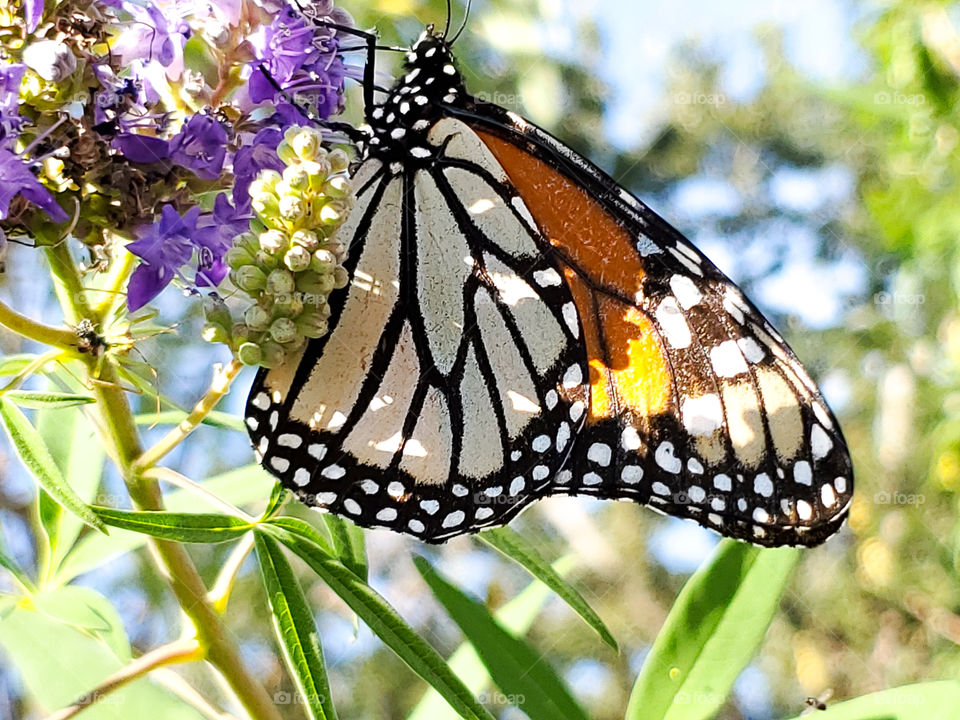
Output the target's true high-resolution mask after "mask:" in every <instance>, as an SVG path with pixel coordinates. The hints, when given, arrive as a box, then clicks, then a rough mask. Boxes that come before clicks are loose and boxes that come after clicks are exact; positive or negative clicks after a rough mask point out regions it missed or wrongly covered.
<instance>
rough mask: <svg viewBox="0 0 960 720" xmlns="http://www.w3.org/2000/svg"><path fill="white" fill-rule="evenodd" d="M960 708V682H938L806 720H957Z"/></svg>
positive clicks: (857, 700) (844, 705) (860, 701)
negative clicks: (959, 708)
mask: <svg viewBox="0 0 960 720" xmlns="http://www.w3.org/2000/svg"><path fill="white" fill-rule="evenodd" d="M958 707H960V682H957V681H956V680H939V681H936V682H926V683H916V684H914V685H902V686H900V687H896V688H891V689H889V690H881V691H880V692H875V693H870V694H869V695H862V696H860V697H858V698H854V699H853V700H847V701H846V702H842V703H839V704H837V705H834V706H833V707H830V708H827V709H826V710H822V711H820V712H816V713H814V714H812V715H804V716H803V720H956V717H957V708H958ZM796 720H800V719H799V718H797V719H796Z"/></svg>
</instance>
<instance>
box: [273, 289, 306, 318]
mask: <svg viewBox="0 0 960 720" xmlns="http://www.w3.org/2000/svg"><path fill="white" fill-rule="evenodd" d="M301 312H303V293H299V292H292V293H286V294H284V295H278V296H277V297H275V298H274V300H273V314H274V317H288V318H292V317H296V316H297V315H299V314H300V313H301Z"/></svg>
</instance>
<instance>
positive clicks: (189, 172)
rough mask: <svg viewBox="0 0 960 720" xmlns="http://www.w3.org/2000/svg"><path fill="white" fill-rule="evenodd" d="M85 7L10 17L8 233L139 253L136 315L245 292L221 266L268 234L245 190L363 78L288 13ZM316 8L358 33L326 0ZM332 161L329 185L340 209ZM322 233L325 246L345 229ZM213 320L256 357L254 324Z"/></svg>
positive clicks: (248, 3) (152, 0) (52, 7)
mask: <svg viewBox="0 0 960 720" xmlns="http://www.w3.org/2000/svg"><path fill="white" fill-rule="evenodd" d="M78 7H80V6H76V5H75V4H73V3H46V4H44V3H43V2H40V1H39V0H25V1H24V2H22V3H20V5H19V6H18V9H13V10H10V11H4V12H9V13H11V18H12V19H11V20H10V22H11V23H12V24H13V25H15V26H18V28H19V29H18V31H17V33H15V36H16V37H19V38H22V39H21V40H18V41H16V42H14V43H12V44H10V45H9V46H7V45H5V48H4V54H3V55H0V231H2V232H3V233H4V237H10V238H16V237H21V238H23V239H24V240H26V241H29V242H30V243H31V244H33V243H36V244H41V245H42V244H53V243H57V242H60V241H62V240H63V238H64V235H65V234H69V235H72V236H73V237H74V238H76V239H78V240H80V241H81V242H82V243H84V244H85V245H86V246H87V247H88V248H89V250H90V253H91V256H93V257H102V258H108V259H109V258H111V257H118V256H120V255H121V254H123V253H131V254H133V255H134V256H135V257H136V258H137V262H135V263H133V264H132V272H131V274H130V276H129V282H128V285H127V288H126V292H127V307H128V309H129V310H130V311H136V310H138V309H140V308H142V307H144V306H145V305H146V304H148V303H150V302H151V301H152V300H153V299H154V298H156V297H157V295H159V294H160V293H161V292H162V291H163V289H164V288H165V287H167V286H168V285H169V284H170V283H171V282H175V283H177V284H179V285H181V286H182V287H184V288H186V289H192V288H208V289H212V290H217V291H219V293H220V294H222V295H225V296H231V295H236V291H237V289H240V290H241V291H242V292H243V288H238V287H237V286H236V283H235V281H236V280H237V277H238V276H237V273H236V272H231V267H230V265H229V263H228V262H227V255H228V252H229V251H230V250H231V248H233V247H234V246H235V245H236V242H237V239H238V238H243V237H246V236H247V235H249V233H250V231H251V228H252V229H253V231H254V232H259V230H258V228H262V227H263V223H264V217H265V216H264V212H266V211H265V210H264V208H259V209H258V207H256V203H255V202H254V200H253V199H252V197H251V192H250V191H251V188H252V187H253V188H256V187H259V188H261V193H260V194H261V195H262V194H263V193H262V187H263V186H262V182H260V180H259V178H261V176H262V174H263V173H265V172H266V173H274V174H277V173H281V172H283V171H284V170H285V168H287V167H288V164H287V163H285V162H284V161H283V159H281V158H280V157H279V156H278V151H280V150H282V147H283V143H284V136H285V133H286V134H289V133H288V131H289V130H290V129H291V128H292V127H295V126H297V125H300V124H306V123H308V122H309V120H308V118H309V117H312V118H317V119H327V118H329V117H330V116H332V115H334V114H336V113H338V112H340V111H341V110H342V109H343V90H344V83H345V80H346V79H347V78H348V77H358V76H359V70H357V69H353V68H350V67H349V66H347V65H346V64H345V63H344V60H343V57H342V55H341V54H340V38H339V37H338V36H337V32H336V31H335V30H333V29H331V28H329V27H325V26H324V25H323V24H322V22H321V23H320V24H316V23H314V22H313V21H311V20H308V19H307V18H306V17H304V16H302V15H301V14H300V12H299V11H298V10H296V9H294V8H293V7H292V6H288V5H286V4H285V3H282V2H258V1H257V0H225V1H224V2H218V3H194V2H183V1H182V0H88V1H87V2H85V3H83V6H82V7H83V10H78ZM312 10H313V12H312V13H311V15H312V16H315V17H319V18H321V19H322V18H326V19H327V20H329V21H330V22H332V23H336V24H339V25H341V26H343V25H347V26H349V25H352V22H353V21H352V19H351V18H350V16H349V14H348V13H346V12H345V11H343V10H342V9H340V8H337V7H335V6H334V5H333V2H332V0H316V2H314V3H313V8H312ZM77 13H83V15H82V16H81V15H78V14H77ZM61 15H62V17H61ZM68 15H69V21H67V20H66V18H67V16H68ZM4 17H5V20H4V22H7V19H6V18H7V16H6V15H5V16H4ZM69 28H74V29H73V30H70V29H69ZM318 132H319V133H320V134H319V135H317V138H319V139H320V140H324V141H325V139H326V136H325V135H324V134H323V132H322V131H318ZM337 157H338V158H339V157H340V156H337ZM337 162H338V163H340V164H341V167H340V170H338V171H337V172H339V173H340V180H337V182H335V183H333V184H331V185H329V188H336V189H335V190H333V189H331V192H334V193H335V194H336V195H337V198H336V201H337V202H340V203H343V202H344V201H345V199H346V198H347V197H348V195H349V186H348V184H347V179H346V176H345V174H344V170H345V168H346V163H345V162H344V161H342V160H340V159H338V161H337ZM326 172H328V173H329V172H330V171H329V170H327V171H326ZM258 182H260V184H259V185H258ZM321 204H322V203H321ZM318 207H319V206H318ZM266 214H267V215H269V212H266ZM317 222H319V221H317ZM325 222H326V225H324V228H325V231H324V232H325V233H327V234H329V232H328V231H329V230H330V229H332V228H333V227H334V225H335V224H336V223H331V222H329V218H327V219H326V221H325ZM251 223H253V224H252V225H251ZM308 224H309V223H308ZM298 252H299V251H298ZM294 254H296V253H294ZM335 264H336V263H335ZM325 267H326V266H325ZM331 267H333V266H331ZM245 272H247V273H248V274H249V271H245ZM339 277H340V276H339V275H338V278H339ZM338 282H341V281H338ZM248 294H249V293H248ZM251 298H252V299H253V300H254V301H259V302H260V304H261V306H263V305H264V303H265V301H264V299H263V296H262V293H254V294H252V295H251ZM254 314H256V313H254ZM218 317H219V319H220V325H221V329H222V330H223V332H219V333H216V335H217V337H218V339H220V340H223V341H224V342H228V343H229V344H231V346H232V347H233V348H234V350H237V349H238V348H239V346H240V345H243V344H244V343H246V344H247V345H250V341H251V337H252V336H253V335H256V333H252V334H251V332H249V326H244V325H243V323H242V322H241V323H239V324H238V323H233V322H227V321H225V320H224V319H223V316H222V313H221V315H220V316H218ZM281 324H282V323H281ZM308 324H309V323H308ZM301 325H302V323H301ZM223 326H228V327H223ZM234 326H236V327H234ZM242 327H247V330H242V331H240V330H238V328H242ZM304 327H306V326H304ZM310 328H313V326H310ZM310 328H307V333H308V334H309V335H312V334H315V331H316V329H315V328H313V329H310ZM235 330H237V331H238V332H240V334H239V335H237V336H236V337H234V335H235V334H236V333H235V332H234V331H235ZM298 336H299V337H303V333H302V332H301V333H300V335H298ZM281 338H282V339H287V338H286V336H283V335H282V334H281ZM254 340H255V338H254ZM254 344H255V343H254ZM267 350H268V351H269V354H271V356H272V357H276V356H277V352H276V350H275V349H273V350H271V349H270V347H269V346H268V347H267ZM245 352H246V355H247V356H248V357H250V358H252V357H253V356H254V355H255V354H256V353H254V352H253V351H252V350H250V349H249V348H247V350H246V351H245ZM261 355H262V353H261Z"/></svg>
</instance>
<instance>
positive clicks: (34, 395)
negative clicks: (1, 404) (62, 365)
mask: <svg viewBox="0 0 960 720" xmlns="http://www.w3.org/2000/svg"><path fill="white" fill-rule="evenodd" d="M3 397H5V398H6V399H7V400H9V401H10V402H12V403H14V404H15V405H19V406H20V407H25V408H31V409H33V410H43V409H47V408H49V409H60V408H69V407H76V406H77V405H89V404H90V403H92V402H96V400H95V399H94V398H93V397H91V396H90V395H81V394H78V393H65V392H48V391H45V390H8V391H7V392H5V393H4V394H3Z"/></svg>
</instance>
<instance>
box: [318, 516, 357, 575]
mask: <svg viewBox="0 0 960 720" xmlns="http://www.w3.org/2000/svg"><path fill="white" fill-rule="evenodd" d="M323 521H324V523H325V524H326V526H327V530H329V531H330V537H331V538H332V539H333V547H334V550H336V553H337V557H338V558H340V561H341V562H342V563H343V564H344V565H346V566H347V567H348V568H350V569H351V570H353V572H354V573H356V575H357V577H358V578H360V579H361V580H366V579H367V545H366V542H365V541H364V539H363V529H362V528H359V527H357V526H356V525H354V524H353V523H352V522H350V521H349V520H345V519H344V518H342V517H340V516H339V515H333V514H331V513H327V514H325V515H324V516H323Z"/></svg>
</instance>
